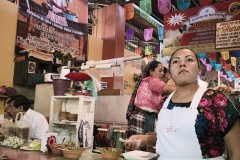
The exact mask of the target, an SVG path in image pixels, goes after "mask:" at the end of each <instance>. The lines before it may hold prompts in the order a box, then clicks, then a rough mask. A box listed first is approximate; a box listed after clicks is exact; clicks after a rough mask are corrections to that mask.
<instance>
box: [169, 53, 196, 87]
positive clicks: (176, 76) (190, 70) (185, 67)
mask: <svg viewBox="0 0 240 160" xmlns="http://www.w3.org/2000/svg"><path fill="white" fill-rule="evenodd" d="M170 63H171V64H170V73H171V76H172V79H173V80H174V82H175V83H176V84H179V85H188V84H191V83H194V82H197V77H198V75H199V73H200V68H199V66H198V61H197V59H196V55H195V54H194V53H193V52H192V51H191V50H188V49H180V50H178V51H176V52H175V54H174V55H173V57H172V59H171V62H170Z"/></svg>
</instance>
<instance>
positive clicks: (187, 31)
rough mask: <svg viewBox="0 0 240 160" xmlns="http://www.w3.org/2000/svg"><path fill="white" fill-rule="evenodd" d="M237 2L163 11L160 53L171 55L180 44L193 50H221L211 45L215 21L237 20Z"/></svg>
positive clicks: (213, 44) (238, 3)
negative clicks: (166, 12) (161, 49)
mask: <svg viewBox="0 0 240 160" xmlns="http://www.w3.org/2000/svg"><path fill="white" fill-rule="evenodd" d="M239 6H240V2H239V0H230V1H227V2H221V3H216V4H211V5H206V6H200V7H195V8H190V9H187V10H183V11H177V12H171V13H168V14H165V16H164V40H163V45H164V49H163V53H164V55H171V54H172V53H173V52H174V51H175V50H176V49H177V48H181V47H188V48H191V49H192V50H194V51H195V52H197V53H201V52H213V51H215V52H216V51H221V50H224V49H223V48H221V49H220V48H219V49H216V48H215V46H216V45H215V40H216V38H215V37H216V23H219V22H223V21H234V20H239V19H240V9H239ZM230 47H236V46H230ZM238 47H239V48H240V46H238ZM228 50H236V48H228Z"/></svg>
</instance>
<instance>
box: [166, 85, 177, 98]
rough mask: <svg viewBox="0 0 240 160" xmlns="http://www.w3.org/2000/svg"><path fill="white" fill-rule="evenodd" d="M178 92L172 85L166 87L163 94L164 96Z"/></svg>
mask: <svg viewBox="0 0 240 160" xmlns="http://www.w3.org/2000/svg"><path fill="white" fill-rule="evenodd" d="M175 90H176V87H175V86H172V85H168V84H167V85H165V86H164V87H163V93H164V94H167V95H168V94H171V93H172V92H173V91H175Z"/></svg>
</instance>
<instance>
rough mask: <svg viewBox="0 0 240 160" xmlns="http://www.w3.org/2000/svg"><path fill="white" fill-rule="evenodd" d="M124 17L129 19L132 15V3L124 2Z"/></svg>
mask: <svg viewBox="0 0 240 160" xmlns="http://www.w3.org/2000/svg"><path fill="white" fill-rule="evenodd" d="M124 17H125V19H126V20H130V19H132V18H133V17H134V3H127V4H124Z"/></svg>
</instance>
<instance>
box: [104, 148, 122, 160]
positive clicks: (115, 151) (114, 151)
mask: <svg viewBox="0 0 240 160" xmlns="http://www.w3.org/2000/svg"><path fill="white" fill-rule="evenodd" d="M99 150H100V152H101V155H102V158H103V159H104V160H117V159H118V158H119V157H120V154H121V153H122V149H121V148H111V147H104V148H99Z"/></svg>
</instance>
